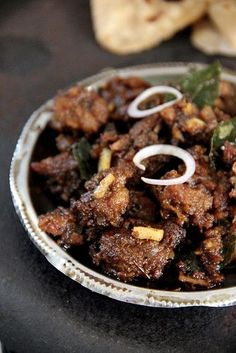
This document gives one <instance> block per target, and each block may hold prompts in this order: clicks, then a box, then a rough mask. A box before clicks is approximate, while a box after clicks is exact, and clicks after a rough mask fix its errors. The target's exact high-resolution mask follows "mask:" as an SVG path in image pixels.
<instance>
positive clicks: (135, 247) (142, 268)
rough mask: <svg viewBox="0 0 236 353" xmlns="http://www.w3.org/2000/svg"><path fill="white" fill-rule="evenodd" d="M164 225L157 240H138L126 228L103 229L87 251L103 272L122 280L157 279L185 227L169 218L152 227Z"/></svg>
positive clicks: (183, 235)
mask: <svg viewBox="0 0 236 353" xmlns="http://www.w3.org/2000/svg"><path fill="white" fill-rule="evenodd" d="M160 227H161V228H163V229H164V238H163V240H162V241H161V242H157V241H153V240H140V239H136V238H134V237H133V236H132V235H131V232H130V231H129V230H127V229H126V228H119V229H112V230H108V231H106V232H105V233H104V234H103V235H102V237H101V239H100V241H99V244H98V245H97V246H91V251H90V254H91V256H92V259H93V262H94V263H95V264H96V265H100V266H102V268H103V270H104V272H105V273H107V274H109V275H112V276H114V277H115V278H118V279H120V280H121V281H124V282H130V281H132V280H134V279H138V278H146V279H158V278H159V277H161V276H162V274H163V271H164V268H165V266H166V265H167V263H168V262H169V261H170V260H171V259H173V257H174V249H175V247H176V246H177V245H178V244H179V243H180V242H181V241H182V240H183V239H184V237H185V230H184V229H183V228H181V227H180V226H178V225H177V224H175V223H172V222H166V223H165V224H164V225H163V226H162V225H159V226H156V228H160ZM97 249H98V250H97Z"/></svg>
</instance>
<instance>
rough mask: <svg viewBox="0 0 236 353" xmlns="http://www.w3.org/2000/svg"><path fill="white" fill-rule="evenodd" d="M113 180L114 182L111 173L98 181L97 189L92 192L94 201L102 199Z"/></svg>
mask: <svg viewBox="0 0 236 353" xmlns="http://www.w3.org/2000/svg"><path fill="white" fill-rule="evenodd" d="M114 180H115V177H114V175H113V174H111V173H109V174H107V176H105V178H103V179H102V180H101V181H100V183H99V185H98V187H97V188H96V190H95V191H94V197H95V198H96V199H101V198H102V197H104V196H105V193H106V192H107V190H108V188H109V186H110V185H111V184H112V183H113V181H114Z"/></svg>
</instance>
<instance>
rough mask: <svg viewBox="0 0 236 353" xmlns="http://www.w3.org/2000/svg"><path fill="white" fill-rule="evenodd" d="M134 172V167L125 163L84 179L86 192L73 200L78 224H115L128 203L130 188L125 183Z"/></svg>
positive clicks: (118, 221)
mask: <svg viewBox="0 0 236 353" xmlns="http://www.w3.org/2000/svg"><path fill="white" fill-rule="evenodd" d="M133 173H134V168H133V166H132V165H129V164H128V163H126V164H125V163H124V164H123V165H122V166H120V167H117V168H110V169H109V170H106V171H105V172H100V173H98V174H97V175H96V176H95V177H93V178H92V179H91V180H90V181H89V182H87V183H86V184H85V186H86V188H87V190H88V192H86V193H85V194H83V195H82V196H81V198H80V199H79V200H78V201H76V202H75V203H74V207H75V209H76V210H77V211H78V212H79V214H80V216H81V220H80V222H81V224H83V225H84V226H87V227H96V226H102V227H106V226H109V225H112V226H118V225H119V224H120V223H121V221H122V220H123V218H122V216H123V215H124V213H125V211H126V209H127V206H128V204H129V191H128V189H127V188H126V187H125V184H126V182H127V179H129V178H130V177H131V176H132V175H133Z"/></svg>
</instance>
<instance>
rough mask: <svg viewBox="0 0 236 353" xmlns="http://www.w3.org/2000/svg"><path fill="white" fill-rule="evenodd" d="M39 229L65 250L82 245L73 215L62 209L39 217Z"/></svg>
mask: <svg viewBox="0 0 236 353" xmlns="http://www.w3.org/2000/svg"><path fill="white" fill-rule="evenodd" d="M39 227H40V229H41V230H42V231H44V232H46V233H48V234H49V235H51V236H52V237H53V238H55V239H56V240H57V243H58V244H59V245H61V246H64V247H66V248H68V247H71V246H79V245H81V244H82V243H83V236H82V235H81V232H80V230H79V227H78V224H77V219H76V217H75V215H74V214H73V213H72V212H71V211H70V210H69V209H65V208H62V207H59V208H56V209H55V210H54V211H52V212H48V213H46V214H45V215H41V216H40V217H39Z"/></svg>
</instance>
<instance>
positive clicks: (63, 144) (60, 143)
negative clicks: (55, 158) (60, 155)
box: [56, 134, 78, 152]
mask: <svg viewBox="0 0 236 353" xmlns="http://www.w3.org/2000/svg"><path fill="white" fill-rule="evenodd" d="M76 142H78V137H77V136H72V135H66V134H60V135H58V136H57V137H56V146H57V149H58V151H60V152H66V151H69V150H70V149H71V146H72V145H73V144H74V143H76Z"/></svg>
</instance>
